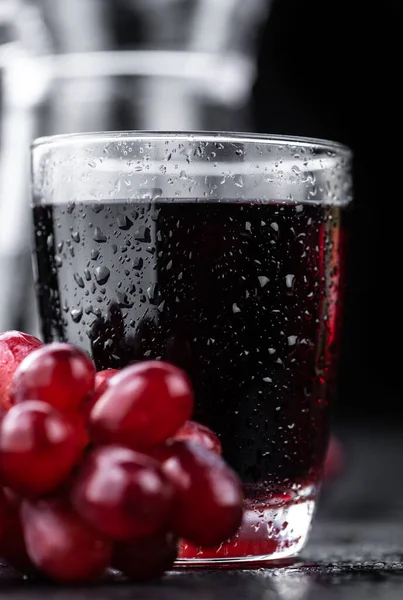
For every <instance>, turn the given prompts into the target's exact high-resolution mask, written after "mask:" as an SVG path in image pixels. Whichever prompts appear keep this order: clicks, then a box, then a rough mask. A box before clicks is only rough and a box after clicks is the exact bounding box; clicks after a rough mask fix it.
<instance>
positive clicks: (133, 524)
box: [71, 446, 174, 540]
mask: <svg viewBox="0 0 403 600" xmlns="http://www.w3.org/2000/svg"><path fill="white" fill-rule="evenodd" d="M71 498H72V504H73V506H74V508H75V509H76V511H77V512H78V513H79V514H80V515H81V517H82V518H83V519H85V520H86V521H88V523H91V525H93V526H94V527H95V528H96V529H98V530H99V531H100V532H101V533H103V534H104V535H106V536H108V537H111V538H112V539H115V540H136V539H139V538H144V537H146V536H149V535H153V534H155V533H156V532H157V531H158V530H160V529H161V528H162V527H163V526H164V525H165V524H166V523H167V521H168V517H169V516H170V513H171V511H172V507H173V498H174V488H173V485H172V484H171V482H170V480H169V479H167V477H166V476H165V475H164V473H163V471H162V468H161V465H160V464H159V463H158V462H157V461H156V460H154V459H153V458H151V457H149V456H145V455H143V454H139V453H137V452H134V451H133V450H129V449H127V448H119V447H116V446H107V447H104V448H98V449H96V450H95V451H94V452H93V453H92V454H90V455H89V456H88V457H87V459H86V461H85V463H84V465H83V467H82V469H81V471H80V473H79V475H78V477H77V480H76V482H75V484H74V485H73V489H72V493H71Z"/></svg>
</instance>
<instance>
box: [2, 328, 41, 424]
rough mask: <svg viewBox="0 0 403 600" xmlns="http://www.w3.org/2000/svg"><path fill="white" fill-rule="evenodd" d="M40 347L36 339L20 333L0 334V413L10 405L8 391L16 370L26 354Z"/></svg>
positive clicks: (39, 342)
mask: <svg viewBox="0 0 403 600" xmlns="http://www.w3.org/2000/svg"><path fill="white" fill-rule="evenodd" d="M42 345H43V344H42V342H41V341H40V340H38V339H37V338H35V337H33V336H32V335H28V334H26V333H21V332H20V331H6V332H5V333H2V334H0V411H2V412H3V411H7V410H8V409H9V408H10V406H11V404H12V403H11V400H10V396H9V390H10V385H11V381H12V378H13V375H14V372H15V370H16V368H17V367H18V365H19V364H20V362H22V360H24V358H25V357H26V356H28V354H30V353H31V352H33V351H34V350H36V349H37V348H39V347H40V346H42Z"/></svg>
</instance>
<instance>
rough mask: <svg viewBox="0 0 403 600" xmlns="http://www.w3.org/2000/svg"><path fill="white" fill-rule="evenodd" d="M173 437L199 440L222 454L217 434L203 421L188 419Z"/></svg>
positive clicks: (213, 450)
mask: <svg viewBox="0 0 403 600" xmlns="http://www.w3.org/2000/svg"><path fill="white" fill-rule="evenodd" d="M173 437H174V439H175V440H189V441H191V442H197V443H198V444H200V445H201V446H204V447H205V448H207V450H211V451H212V452H215V453H216V454H220V455H221V454H222V448H221V442H220V440H219V439H218V437H217V436H216V434H215V433H214V432H213V431H211V429H209V428H208V427H206V426H205V425H202V424H201V423H196V422H195V421H186V423H185V424H184V425H183V426H182V427H181V428H180V429H179V430H178V431H177V432H176V433H175V435H174V436H173Z"/></svg>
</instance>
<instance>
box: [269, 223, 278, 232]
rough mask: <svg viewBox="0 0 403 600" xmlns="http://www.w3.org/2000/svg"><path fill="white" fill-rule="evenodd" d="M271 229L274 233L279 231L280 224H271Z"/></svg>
mask: <svg viewBox="0 0 403 600" xmlns="http://www.w3.org/2000/svg"><path fill="white" fill-rule="evenodd" d="M270 227H271V228H272V229H273V231H278V223H276V222H273V223H270Z"/></svg>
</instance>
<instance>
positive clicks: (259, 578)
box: [0, 428, 403, 600]
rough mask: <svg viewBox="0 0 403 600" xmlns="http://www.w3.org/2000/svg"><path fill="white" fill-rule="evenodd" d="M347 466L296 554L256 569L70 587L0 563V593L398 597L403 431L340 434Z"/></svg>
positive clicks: (239, 599)
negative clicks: (286, 563)
mask: <svg viewBox="0 0 403 600" xmlns="http://www.w3.org/2000/svg"><path fill="white" fill-rule="evenodd" d="M344 438H345V444H346V448H347V457H348V465H349V466H348V468H347V470H346V473H345V475H344V477H343V478H342V479H341V480H340V481H338V482H337V483H334V484H333V485H332V487H328V488H327V489H325V490H324V493H323V495H322V502H321V506H320V509H319V512H318V516H317V520H316V522H315V526H314V529H313V533H312V536H311V540H310V543H309V545H308V547H307V548H306V550H305V551H304V553H303V555H302V556H301V559H300V560H299V562H297V563H294V564H292V565H289V566H282V567H273V568H270V569H258V570H254V571H239V570H238V571H216V572H214V571H193V572H186V573H183V572H178V573H172V574H169V575H167V576H166V577H165V578H164V579H163V580H162V581H161V582H158V583H153V584H149V585H131V584H128V583H126V582H124V581H111V582H108V583H105V584H102V585H97V586H92V587H79V588H68V587H63V586H55V585H52V584H44V583H38V582H34V581H28V580H23V579H21V578H20V577H19V576H17V575H16V574H15V573H13V572H12V571H11V570H8V569H6V568H1V567H0V596H1V597H7V598H14V599H15V600H20V599H21V600H23V599H27V600H28V599H32V600H34V599H36V598H41V599H47V598H52V599H54V600H70V599H71V598H73V597H74V599H75V600H107V599H108V600H126V599H132V598H133V599H141V600H154V599H156V600H157V599H158V600H182V599H183V600H185V599H186V600H227V599H228V600H244V599H245V600H249V599H251V600H317V599H318V600H328V599H329V600H350V599H351V600H364V599H365V600H373V599H374V600H375V599H376V600H378V599H380V600H395V599H396V600H397V599H399V600H401V599H402V598H403V473H402V470H401V468H400V466H401V464H402V458H403V435H401V434H400V433H399V432H395V433H393V432H391V431H390V430H388V431H387V432H386V433H385V434H379V433H378V432H377V430H376V428H373V429H368V428H367V429H366V430H365V431H361V432H357V431H351V432H349V433H346V434H345V435H344Z"/></svg>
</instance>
